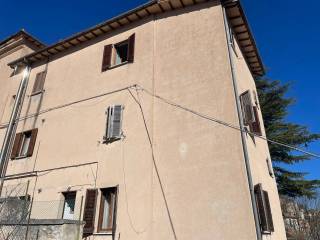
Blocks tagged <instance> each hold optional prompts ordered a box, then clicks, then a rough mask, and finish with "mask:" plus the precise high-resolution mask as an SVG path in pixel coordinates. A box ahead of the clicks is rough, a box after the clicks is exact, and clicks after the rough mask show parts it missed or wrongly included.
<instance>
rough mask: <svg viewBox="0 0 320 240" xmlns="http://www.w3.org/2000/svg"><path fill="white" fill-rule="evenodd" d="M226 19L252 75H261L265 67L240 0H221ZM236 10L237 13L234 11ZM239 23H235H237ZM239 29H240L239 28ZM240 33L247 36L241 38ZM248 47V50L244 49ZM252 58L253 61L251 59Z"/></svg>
mask: <svg viewBox="0 0 320 240" xmlns="http://www.w3.org/2000/svg"><path fill="white" fill-rule="evenodd" d="M222 3H223V5H224V6H225V8H226V12H227V15H228V19H229V22H230V25H231V27H232V28H233V32H234V33H235V35H236V38H237V40H238V42H239V45H240V48H241V50H242V53H243V55H244V57H245V60H246V62H247V64H248V66H249V68H250V71H251V73H252V75H253V76H263V75H264V74H265V68H264V65H263V62H262V59H261V55H260V53H259V50H258V47H257V44H256V41H255V39H254V36H253V34H252V31H251V28H250V25H249V22H248V20H247V17H246V14H245V12H244V9H243V6H242V5H241V2H240V0H223V1H222ZM236 11H238V12H239V15H235V14H234V13H235V12H236ZM239 22H240V24H237V23H239ZM239 29H240V30H239ZM242 35H245V36H247V37H245V38H241V36H242ZM246 49H250V50H249V51H245V50H246ZM252 59H253V61H252Z"/></svg>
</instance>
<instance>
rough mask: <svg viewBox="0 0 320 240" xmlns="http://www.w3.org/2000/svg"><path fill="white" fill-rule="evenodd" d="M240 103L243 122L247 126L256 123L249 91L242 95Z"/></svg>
mask: <svg viewBox="0 0 320 240" xmlns="http://www.w3.org/2000/svg"><path fill="white" fill-rule="evenodd" d="M240 103H241V109H242V115H243V122H244V124H245V125H250V124H251V123H252V122H254V120H255V119H254V112H253V105H252V98H251V94H250V91H249V90H248V91H246V92H244V93H242V94H241V95H240Z"/></svg>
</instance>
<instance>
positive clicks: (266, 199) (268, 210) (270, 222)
mask: <svg viewBox="0 0 320 240" xmlns="http://www.w3.org/2000/svg"><path fill="white" fill-rule="evenodd" d="M263 195H264V202H265V207H266V215H267V220H268V228H269V231H270V232H274V226H273V220H272V213H271V207H270V201H269V195H268V192H267V191H263Z"/></svg>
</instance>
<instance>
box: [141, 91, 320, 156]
mask: <svg viewBox="0 0 320 240" xmlns="http://www.w3.org/2000/svg"><path fill="white" fill-rule="evenodd" d="M135 88H136V89H137V90H141V91H143V92H145V93H147V94H148V95H151V96H152V97H155V98H157V99H159V100H161V101H163V102H165V103H167V104H169V105H171V106H174V107H177V108H180V109H182V110H184V111H187V112H190V113H192V114H194V115H197V116H199V117H201V118H204V119H207V120H209V121H213V122H216V123H218V124H221V125H224V126H226V127H229V128H232V129H235V130H238V131H242V132H245V133H248V134H250V135H253V136H255V137H257V138H260V139H263V140H265V141H267V142H270V143H272V144H276V145H279V146H283V147H287V148H290V149H292V150H295V151H298V152H301V153H304V154H307V155H309V156H312V157H315V158H320V154H316V153H312V152H309V151H305V150H303V149H301V148H298V147H294V146H292V145H289V144H286V143H283V142H279V141H276V140H273V139H270V138H267V137H266V136H261V135H258V134H256V133H253V132H250V131H248V130H247V129H241V128H240V127H238V126H236V125H233V124H230V123H227V122H224V121H222V120H219V119H217V118H213V117H209V116H207V115H204V114H202V113H199V112H197V111H194V110H192V109H190V108H187V107H184V106H182V105H180V104H177V103H175V102H173V101H170V100H168V99H165V98H163V97H161V96H159V95H156V94H153V93H151V92H149V91H148V90H146V89H144V88H143V87H141V86H139V85H136V86H135Z"/></svg>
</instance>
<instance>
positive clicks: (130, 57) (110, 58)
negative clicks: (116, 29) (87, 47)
mask: <svg viewBox="0 0 320 240" xmlns="http://www.w3.org/2000/svg"><path fill="white" fill-rule="evenodd" d="M123 44H126V45H127V51H126V58H127V59H126V60H125V61H123V62H121V63H116V57H117V49H116V48H117V46H120V45H123ZM134 52H135V33H133V34H132V35H130V36H129V37H128V38H127V39H125V40H123V41H121V42H118V43H110V44H108V45H105V46H104V50H103V57H102V66H101V72H105V71H107V70H110V69H113V68H117V67H120V66H123V65H126V64H129V63H133V62H134V55H135V53H134Z"/></svg>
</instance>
